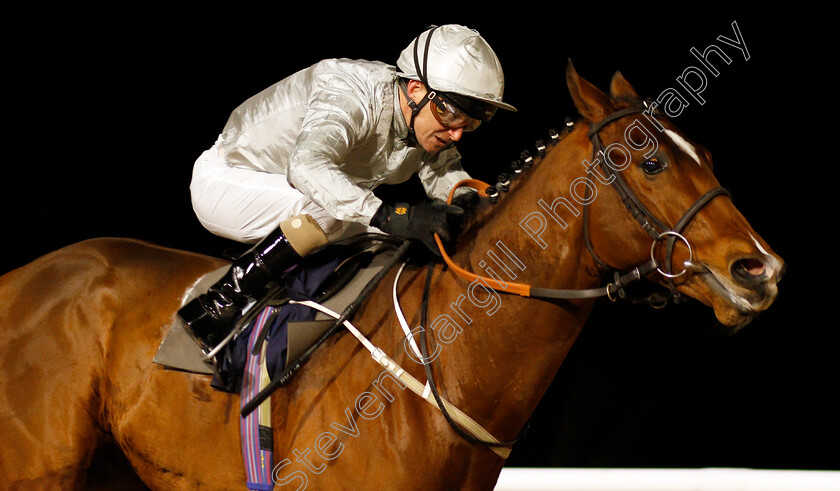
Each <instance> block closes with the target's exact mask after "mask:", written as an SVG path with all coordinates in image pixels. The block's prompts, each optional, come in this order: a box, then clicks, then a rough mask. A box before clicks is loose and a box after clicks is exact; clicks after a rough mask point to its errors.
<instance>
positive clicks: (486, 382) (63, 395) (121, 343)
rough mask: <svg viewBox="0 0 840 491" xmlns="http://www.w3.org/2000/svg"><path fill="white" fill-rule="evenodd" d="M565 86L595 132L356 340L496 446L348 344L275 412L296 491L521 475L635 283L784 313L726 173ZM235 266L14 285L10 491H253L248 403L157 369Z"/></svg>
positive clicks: (748, 313) (477, 486)
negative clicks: (122, 479)
mask: <svg viewBox="0 0 840 491" xmlns="http://www.w3.org/2000/svg"><path fill="white" fill-rule="evenodd" d="M566 84H567V86H568V89H569V92H570V94H571V97H572V99H573V101H574V104H575V107H576V108H577V110H578V112H579V114H580V118H579V119H578V120H576V121H572V122H570V123H569V124H568V127H567V128H565V129H563V130H562V131H561V132H559V133H555V134H553V135H552V136H553V137H557V138H555V139H554V140H553V141H549V142H548V144H547V145H545V147H542V148H540V149H539V152H538V153H537V154H536V155H535V156H533V157H530V156H529V157H527V158H525V159H523V161H522V162H523V164H524V166H523V167H526V168H527V170H525V171H524V172H522V173H521V174H520V175H519V176H518V177H517V178H516V179H515V180H513V181H512V182H511V184H510V185H509V187H508V188H507V190H506V191H505V192H504V193H503V196H501V197H500V198H499V199H498V200H497V201H496V202H495V203H492V204H487V202H488V201H489V200H488V199H484V200H482V203H483V204H482V205H481V206H480V207H479V209H478V210H477V212H476V213H475V214H474V215H473V217H472V218H470V220H469V221H468V222H467V223H465V225H464V228H463V231H462V234H461V235H460V237H459V238H458V239H457V241H456V242H455V244H454V248H453V249H450V251H451V252H452V254H451V257H450V256H449V255H448V254H447V255H446V258H447V262H441V261H434V262H431V263H430V264H428V265H424V264H416V263H412V262H410V263H409V264H407V265H405V266H404V267H403V268H402V269H400V270H399V271H396V268H394V269H392V270H390V271H388V273H387V274H386V276H385V278H384V280H383V281H382V282H381V283H380V284H379V285H378V286H377V287H376V288H375V289H374V290H373V291H372V293H371V294H370V296H369V297H368V298H367V299H366V300H365V301H364V302H363V303H362V304H361V307H360V308H359V309H358V310H357V311H356V313H355V315H354V316H353V317H352V319H351V321H352V324H353V325H354V326H356V328H357V329H358V330H359V331H360V332H361V333H362V334H363V335H364V336H365V337H366V338H367V339H368V340H369V341H370V342H371V343H372V344H373V345H375V346H377V347H379V348H381V350H382V351H383V352H384V353H386V354H387V355H388V357H389V358H390V359H391V360H393V362H394V363H396V364H397V365H399V366H400V367H402V369H403V370H404V371H405V372H406V373H408V374H410V375H411V376H412V377H414V378H416V379H417V380H419V381H420V382H421V383H423V382H425V381H426V380H427V373H428V374H429V375H431V376H432V379H431V381H434V387H435V390H436V392H435V394H436V397H437V396H438V395H440V396H442V397H444V398H445V399H446V400H447V401H448V402H449V403H451V405H452V406H453V407H455V408H458V409H460V410H461V411H462V412H463V413H464V414H466V415H468V416H469V417H470V418H471V419H472V420H473V421H475V422H476V423H477V424H478V425H480V426H481V427H482V428H484V429H485V430H486V432H487V434H489V435H492V436H493V437H494V440H492V441H491V442H489V443H488V441H487V440H486V439H484V440H481V439H475V438H473V439H470V438H466V437H465V436H464V435H463V431H456V428H457V427H458V426H457V424H455V425H453V424H451V423H450V421H448V418H447V417H445V416H446V415H443V414H441V411H440V410H439V409H438V408H436V407H435V406H434V405H433V404H427V403H426V402H424V401H423V399H421V398H420V397H416V396H415V395H414V394H412V393H410V391H407V390H405V384H403V383H401V382H400V381H399V380H398V379H396V378H394V377H391V376H389V372H386V371H383V369H382V366H381V365H380V364H377V363H376V362H375V361H373V360H371V359H370V355H369V353H368V352H367V351H366V350H365V349H363V347H362V345H361V344H359V343H358V341H357V339H356V338H355V337H354V336H351V335H348V333H346V332H340V333H338V334H335V335H333V336H331V337H329V338H328V339H327V340H326V341H325V342H324V343H323V344H322V345H321V346H320V347H319V348H318V349H317V350H316V351H315V352H314V353H313V354H312V356H311V357H310V358H309V360H308V362H307V364H306V365H305V367H304V368H303V369H302V370H300V371H299V372H298V373H297V374H295V375H294V377H292V378H291V379H290V380H288V381H287V382H286V384H285V385H284V386H282V387H280V388H279V389H278V390H276V391H275V392H274V393H273V394H272V395H271V408H272V409H271V417H272V425H273V451H274V455H275V463H276V465H275V467H274V469H273V474H272V479H273V481H274V485H275V487H288V488H289V489H306V488H309V489H346V488H354V489H357V488H359V486H364V487H366V488H374V489H441V490H446V489H459V490H488V489H492V488H493V487H494V484H495V482H496V480H497V478H498V476H499V474H500V472H501V470H502V467H503V466H504V463H505V458H504V457H503V456H502V455H504V454H500V453H499V452H497V451H494V449H497V450H498V447H504V446H509V445H510V444H512V443H511V442H514V441H515V440H516V438H517V436H518V435H519V434H520V432H521V431H522V430H523V428H524V427H525V426H526V424H527V422H528V419H529V416H530V415H531V413H532V412H533V411H534V409H535V408H536V406H537V404H538V402H539V401H540V399H541V398H542V397H543V395H544V393H545V391H546V389H547V388H548V386H549V384H550V382H551V380H552V378H553V377H554V375H555V373H556V372H557V370H558V368H559V367H560V365H561V363H562V362H563V359H564V357H565V356H566V355H567V353H568V352H569V350H570V348H571V347H572V344H573V343H574V342H575V339H576V338H577V336H578V334H579V333H580V332H581V329H582V328H583V326H584V323H585V322H586V319H587V316H588V315H589V313H590V312H591V309H592V308H593V306H594V305H595V303H596V300H598V299H599V298H604V296H606V297H609V298H610V299H611V300H617V299H618V297H620V296H621V295H622V293H623V292H624V290H623V289H622V288H621V287H622V284H623V282H624V280H623V279H626V278H628V277H631V278H632V279H644V280H647V281H649V282H652V283H653V284H655V285H659V286H661V287H662V288H663V290H664V291H670V292H671V293H672V294H674V295H682V296H688V297H691V298H693V299H696V300H698V301H699V302H701V303H703V304H705V305H707V306H708V307H710V308H711V309H712V310H713V312H714V315H715V316H716V318H717V319H718V320H719V322H720V323H721V324H723V325H725V326H730V328H731V329H732V330H733V331H736V330H738V329H740V328H741V327H743V326H744V325H746V324H748V323H749V322H750V321H751V320H752V319H753V318H755V316H757V315H758V314H759V313H761V312H763V311H765V310H767V309H768V308H769V307H770V305H771V304H772V303H773V301H774V299H775V298H776V296H777V294H778V289H777V283H778V282H779V280H780V278H781V275H782V272H783V270H784V261H783V260H782V258H780V257H779V256H778V255H777V254H775V253H774V252H773V251H772V249H771V248H770V246H769V245H768V244H767V243H766V242H765V241H764V240H763V239H762V238H761V237H760V236H759V235H758V233H756V232H755V231H754V230H753V229H752V227H751V226H750V224H749V223H748V221H747V220H746V219H745V218H744V216H743V215H742V214H741V213H740V212H739V211H738V210H737V208H736V207H735V206H734V204H733V202H732V201H731V199H730V197H729V195H728V193H726V192H725V190H723V188H721V187H720V184H719V183H718V181H717V179H716V178H715V176H714V174H713V169H712V157H711V154H710V153H709V151H708V150H706V149H705V148H704V147H702V146H701V145H699V144H697V143H695V142H693V141H691V140H689V138H688V137H686V136H685V135H683V134H682V133H681V132H680V130H678V129H677V128H676V126H674V124H673V123H672V122H671V121H670V120H669V119H668V117H667V115H663V114H661V111H659V112H658V111H657V109H658V108H657V107H656V104H655V102H654V103H648V104H647V105H645V104H644V102H643V100H642V99H641V98H640V97H639V95H638V94H637V93H636V91H635V89H634V88H633V87H632V86H631V84H630V83H629V82H628V81H627V80H626V79H625V78H624V77H623V76H622V74H621V73H620V72H616V73H615V74H614V75H613V77H612V79H611V82H610V88H609V92H604V91H602V90H600V89H598V88H597V87H595V86H594V85H593V84H591V83H590V82H588V81H587V80H585V79H583V78H582V77H581V76H580V75H579V74H578V73H577V71H576V70H575V68H574V66H573V65H572V63H571V61H570V62H569V64H568V66H567V71H566ZM491 191H492V190H491ZM658 226H662V227H664V228H661V229H660V228H658ZM225 264H226V262H225V261H224V260H221V259H218V258H213V257H208V256H204V255H199V254H195V253H191V252H186V251H179V250H173V249H170V248H166V247H162V246H159V245H156V244H151V243H147V242H143V241H139V240H134V239H117V238H99V239H91V240H87V241H83V242H80V243H77V244H74V245H70V246H68V247H65V248H63V249H60V250H58V251H55V252H52V253H49V254H47V255H45V256H42V257H40V258H38V259H36V260H35V261H33V262H31V263H30V264H28V265H26V266H23V267H21V268H18V269H16V270H13V271H11V272H9V273H7V274H6V275H4V276H2V277H0V298H2V309H0V333H2V334H1V335H0V429H2V434H3V438H2V440H3V445H0V484H2V486H0V487H2V488H3V489H22V488H26V489H77V488H83V487H85V486H86V482H87V483H88V485H89V483H90V479H93V476H89V474H91V472H92V471H91V472H88V469H89V468H91V469H100V468H102V467H103V466H102V465H101V464H99V461H100V459H101V458H103V454H105V456H106V457H107V456H109V455H113V454H119V455H122V456H124V458H125V460H127V461H128V462H129V463H130V466H131V467H130V468H131V470H132V472H133V473H135V474H136V476H137V477H138V478H139V479H140V480H142V486H143V487H147V488H150V489H233V488H236V487H241V486H244V481H245V471H244V468H243V457H242V455H241V451H240V441H239V437H240V435H239V424H238V420H239V418H240V413H239V407H240V400H239V399H240V397H239V395H237V394H231V393H227V392H223V391H219V390H215V389H213V388H211V386H210V383H209V382H210V377H209V376H207V375H201V374H194V373H188V372H183V371H177V370H167V369H164V368H163V367H161V366H159V365H156V364H154V363H152V358H153V356H154V355H155V350H156V348H157V347H158V346H159V345H160V343H161V340H162V338H163V336H164V335H165V334H166V328H167V326H168V325H170V323H171V320H172V318H173V315H174V314H175V312H176V311H177V309H178V308H179V306H180V305H181V301H182V296H183V295H184V292H185V291H187V290H188V288H189V287H190V286H191V285H193V284H194V283H195V282H196V281H197V280H198V279H199V278H200V277H202V276H203V275H204V274H206V273H208V272H210V271H214V270H216V269H218V268H220V267H223V266H224V265H225ZM640 265H642V266H640ZM617 272H622V274H619V273H617ZM469 275H472V276H469ZM514 280H515V281H514ZM394 282H396V283H394ZM605 282H607V286H606V287H604V284H605ZM516 285H520V286H521V285H525V286H526V288H524V290H522V291H518V292H517V291H515V290H514V289H513V288H512V287H515V286H516ZM527 287H530V288H527ZM555 289H563V290H555ZM551 291H555V292H556V291H561V292H572V294H571V295H557V296H554V297H552V296H551V295H547V296H546V295H541V294H542V293H545V292H551ZM593 291H600V292H601V293H599V294H598V295H594V294H593V295H590V294H588V293H587V294H582V295H574V292H590V293H591V292H593ZM394 292H396V295H397V297H398V305H399V309H400V312H402V313H404V314H405V317H406V322H407V323H408V324H409V325H410V326H415V327H414V329H413V330H412V331H411V333H410V335H409V336H408V337H406V334H405V333H403V331H402V330H401V329H400V327H399V315H398V312H397V310H396V309H395V306H394V295H395V294H394ZM421 334H422V335H421ZM409 341H411V342H409ZM418 342H419V344H422V348H423V355H422V356H418V355H417V353H416V352H415V351H413V349H411V344H412V343H415V344H417V343H418ZM431 385H432V384H429V385H427V387H431ZM479 440H481V441H479ZM493 442H497V443H493ZM102 448H110V449H112V450H113V451H111V452H103V451H102ZM137 484H138V485H140V483H139V482H138V483H137Z"/></svg>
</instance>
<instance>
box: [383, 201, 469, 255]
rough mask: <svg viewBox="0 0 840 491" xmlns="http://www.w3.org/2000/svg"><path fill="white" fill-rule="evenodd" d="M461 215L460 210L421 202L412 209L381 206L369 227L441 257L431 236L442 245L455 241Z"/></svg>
mask: <svg viewBox="0 0 840 491" xmlns="http://www.w3.org/2000/svg"><path fill="white" fill-rule="evenodd" d="M463 214H464V210H463V209H462V208H460V207H458V206H453V205H448V204H446V203H441V202H422V203H418V204H416V205H413V206H409V205H408V204H406V203H397V205H396V206H393V205H389V204H387V203H383V204H382V206H380V207H379V209H378V210H377V211H376V213H375V214H374V215H373V218H371V220H370V224H371V226H373V227H376V228H378V229H379V230H381V231H383V232H385V233H386V234H391V235H394V236H397V237H400V238H403V239H409V240H418V241H420V242H422V243H423V244H424V245H425V246H426V247H428V248H429V250H431V251H432V252H434V253H435V254H437V255H440V251H439V250H438V246H437V243H436V242H435V237H434V234H438V235H439V236H440V240H441V241H442V242H444V243H446V242H449V241H450V240H451V239H453V238H455V236H456V235H457V230H456V229H457V227H458V225H459V224H460V221H461V220H460V219H461V217H462V216H463Z"/></svg>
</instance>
